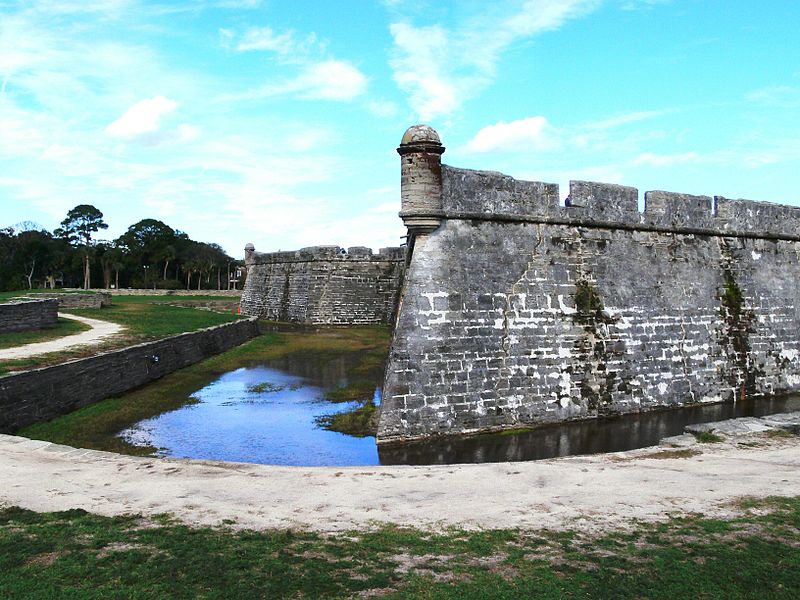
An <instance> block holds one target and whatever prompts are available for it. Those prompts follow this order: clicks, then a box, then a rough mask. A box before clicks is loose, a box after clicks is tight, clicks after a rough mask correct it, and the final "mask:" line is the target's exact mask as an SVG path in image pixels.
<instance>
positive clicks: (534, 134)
mask: <svg viewBox="0 0 800 600" xmlns="http://www.w3.org/2000/svg"><path fill="white" fill-rule="evenodd" d="M557 145H558V140H557V139H556V138H555V137H554V135H553V131H552V127H551V126H550V124H549V123H548V122H547V119H545V118H544V117H542V116H536V117H528V118H526V119H519V120H517V121H511V122H510V123H506V122H504V121H500V122H499V123H496V124H494V125H489V126H487V127H484V128H483V129H481V130H480V131H478V133H477V134H475V137H473V138H472V139H471V140H470V141H469V142H468V143H467V146H466V150H467V151H468V152H474V153H480V152H503V151H508V150H521V149H536V150H542V149H550V148H553V147H555V146H557Z"/></svg>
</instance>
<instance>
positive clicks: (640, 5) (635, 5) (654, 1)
mask: <svg viewBox="0 0 800 600" xmlns="http://www.w3.org/2000/svg"><path fill="white" fill-rule="evenodd" d="M671 2H672V0H623V2H622V5H621V8H622V10H642V9H650V8H654V7H656V6H658V5H660V4H670V3H671Z"/></svg>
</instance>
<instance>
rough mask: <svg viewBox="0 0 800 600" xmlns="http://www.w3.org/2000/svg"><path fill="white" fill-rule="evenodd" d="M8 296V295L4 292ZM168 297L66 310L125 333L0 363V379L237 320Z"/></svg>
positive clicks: (231, 313) (122, 299)
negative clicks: (117, 326) (114, 325)
mask: <svg viewBox="0 0 800 600" xmlns="http://www.w3.org/2000/svg"><path fill="white" fill-rule="evenodd" d="M7 293H9V294H10V293H12V292H7ZM190 298H191V299H192V300H209V301H213V300H218V301H219V300H222V301H226V300H227V301H229V299H220V298H218V297H214V296H191V297H190ZM175 300H176V298H175V297H170V296H114V297H113V304H112V305H111V306H107V307H104V308H93V309H80V310H78V309H72V310H66V311H64V312H67V313H69V314H75V315H79V316H84V317H89V318H91V319H99V320H101V321H111V322H113V323H119V324H120V325H123V326H124V327H126V328H127V329H126V330H125V331H124V332H123V333H121V334H119V335H118V336H115V337H114V338H112V339H110V340H109V341H107V342H104V343H102V344H100V345H95V346H86V347H79V348H75V349H72V350H65V351H63V352H53V353H50V354H43V355H40V356H34V357H31V358H24V359H18V360H7V361H0V375H2V374H6V373H9V372H12V371H23V370H27V369H33V368H37V367H44V366H48V365H53V364H57V363H61V362H64V361H66V360H71V359H75V358H82V357H85V356H92V355H94V354H96V353H97V352H100V351H105V350H112V349H115V348H124V347H125V346H130V345H133V344H138V343H140V342H145V341H148V340H155V339H159V338H164V337H167V336H170V335H175V334H178V333H184V332H187V331H196V330H198V329H203V328H205V327H212V326H214V325H221V324H222V323H228V322H230V321H234V320H236V319H237V318H238V316H237V315H236V313H235V312H234V311H233V310H229V311H227V312H225V313H220V312H212V311H208V310H197V309H195V308H186V307H182V306H174V305H171V304H170V302H175Z"/></svg>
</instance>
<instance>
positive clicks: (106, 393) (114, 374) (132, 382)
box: [0, 300, 259, 433]
mask: <svg viewBox="0 0 800 600" xmlns="http://www.w3.org/2000/svg"><path fill="white" fill-rule="evenodd" d="M51 302H53V303H54V304H55V302H56V301H55V300H52V301H51ZM258 333H259V332H258V323H257V322H256V321H255V319H240V320H238V321H234V322H232V323H225V324H224V325H218V326H216V327H209V328H207V329H201V330H200V331H193V332H190V333H182V334H180V335H175V336H172V337H168V338H164V339H162V340H156V341H154V342H146V343H144V344H138V345H136V346H130V347H128V348H122V349H121V350H113V351H111V352H105V353H102V354H98V355H97V356H91V357H89V358H82V359H79V360H73V361H70V362H67V363H63V364H60V365H55V366H52V367H44V368H41V369H34V370H31V371H25V372H23V373H19V374H16V375H9V376H7V377H0V433H14V432H15V431H17V430H18V429H20V428H22V427H25V426H27V425H31V424H33V423H38V422H40V421H48V420H50V419H53V418H55V417H58V416H60V415H64V414H67V413H69V412H72V411H73V410H76V409H78V408H81V407H82V406H87V405H89V404H93V403H95V402H98V401H100V400H103V399H104V398H109V397H111V396H115V395H118V394H121V393H123V392H127V391H128V390H132V389H134V388H136V387H139V386H141V385H144V384H146V383H150V382H151V381H154V380H156V379H158V378H159V377H162V376H164V375H167V374H168V373H172V372H173V371H177V370H178V369H182V368H183V367H188V366H189V365H192V364H194V363H196V362H199V361H201V360H203V359H206V358H208V357H210V356H213V355H215V354H219V353H220V352H224V351H225V350H229V349H230V348H233V347H234V346H238V345H239V344H243V343H244V342H246V341H248V340H250V339H253V338H254V337H256V336H257V335H258Z"/></svg>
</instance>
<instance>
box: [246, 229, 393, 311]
mask: <svg viewBox="0 0 800 600" xmlns="http://www.w3.org/2000/svg"><path fill="white" fill-rule="evenodd" d="M405 253H406V249H405V248H404V247H397V248H381V249H380V251H379V252H377V253H373V251H372V249H371V248H367V247H365V246H352V247H350V248H343V247H341V246H310V247H308V248H301V249H300V250H291V251H283V252H257V251H256V249H255V247H254V246H253V244H248V245H247V246H246V247H245V264H246V265H247V282H246V284H245V288H244V291H243V292H242V302H241V309H242V313H243V314H246V315H252V316H258V317H261V318H264V319H268V320H273V321H289V322H295V323H306V324H315V325H356V324H359V325H363V324H372V323H388V322H389V321H390V319H391V318H392V315H393V314H394V310H395V306H396V304H397V294H398V292H399V288H400V281H401V279H402V274H403V270H404V267H405Z"/></svg>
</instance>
